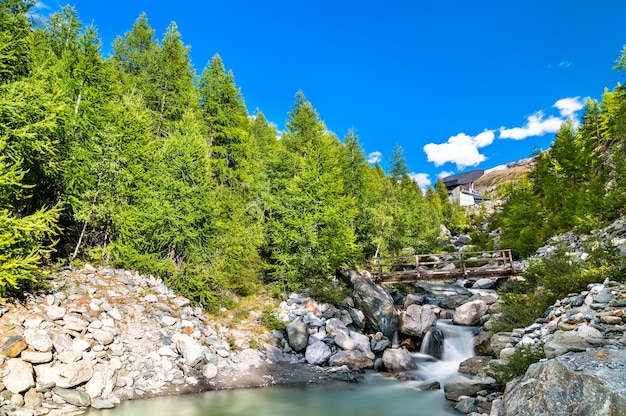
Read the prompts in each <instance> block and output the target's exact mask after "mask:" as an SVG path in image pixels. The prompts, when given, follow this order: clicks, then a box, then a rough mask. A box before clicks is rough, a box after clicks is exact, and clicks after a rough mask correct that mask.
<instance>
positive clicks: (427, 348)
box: [420, 326, 445, 359]
mask: <svg viewBox="0 0 626 416" xmlns="http://www.w3.org/2000/svg"><path fill="white" fill-rule="evenodd" d="M444 340H445V335H444V333H443V331H442V330H441V329H440V328H437V327H436V326H435V327H432V328H431V329H429V330H428V332H427V333H426V335H424V339H423V340H422V346H421V348H420V353H422V354H427V355H430V356H431V357H435V358H437V359H442V358H443V349H444V346H445V341H444Z"/></svg>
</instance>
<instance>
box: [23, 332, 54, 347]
mask: <svg viewBox="0 0 626 416" xmlns="http://www.w3.org/2000/svg"><path fill="white" fill-rule="evenodd" d="M24 338H25V339H26V343H27V344H28V346H29V347H31V348H32V349H33V350H35V351H39V352H49V351H52V337H50V334H49V333H48V331H45V330H43V329H38V330H37V329H27V330H25V331H24Z"/></svg>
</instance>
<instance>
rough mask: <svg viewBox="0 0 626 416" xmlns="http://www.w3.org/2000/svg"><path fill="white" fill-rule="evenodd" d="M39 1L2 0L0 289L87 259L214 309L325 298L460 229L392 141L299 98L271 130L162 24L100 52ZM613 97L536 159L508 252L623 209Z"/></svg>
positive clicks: (618, 101) (518, 196) (509, 212)
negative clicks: (272, 297)
mask: <svg viewBox="0 0 626 416" xmlns="http://www.w3.org/2000/svg"><path fill="white" fill-rule="evenodd" d="M33 4H34V1H32V0H1V1H0V296H2V297H6V296H12V295H19V294H20V293H21V292H22V291H24V290H27V289H32V288H33V287H36V286H37V285H38V284H39V283H40V282H41V281H42V278H43V275H42V274H43V273H44V270H45V267H42V266H44V265H54V264H67V263H68V262H72V261H90V262H96V263H97V262H106V263H110V264H114V265H117V266H120V267H125V268H132V269H136V270H139V271H142V272H146V273H150V274H154V275H156V276H159V277H161V278H163V279H164V281H165V282H166V283H167V284H168V285H169V286H170V287H171V288H173V289H174V290H176V291H178V292H179V293H181V294H182V295H184V296H187V297H188V298H190V299H193V300H194V301H196V302H198V303H200V304H202V305H204V306H206V307H208V308H214V307H217V306H219V305H223V304H224V303H225V302H228V299H230V298H231V297H232V296H233V295H246V294H250V293H254V292H255V291H257V290H258V289H259V288H260V287H261V286H266V287H271V286H276V287H280V288H282V289H290V290H298V289H302V288H309V289H312V290H324V289H325V288H328V287H331V286H332V285H331V284H330V283H331V282H330V279H331V277H330V276H332V274H333V273H334V271H335V269H336V268H337V267H338V266H340V265H349V266H358V265H360V264H364V263H365V262H366V261H367V260H368V259H370V258H371V257H372V256H375V255H398V254H401V253H407V254H412V253H416V252H420V253H425V252H433V251H437V250H441V249H442V248H443V247H442V246H440V244H442V243H441V242H440V241H439V240H438V237H439V235H440V232H441V225H445V226H446V227H447V228H448V229H450V230H451V231H452V232H457V231H466V227H467V219H466V217H465V214H464V213H463V212H462V211H461V209H460V208H459V207H457V206H454V205H453V204H451V203H450V202H449V200H448V197H447V193H446V189H445V186H444V185H443V183H442V182H441V181H439V182H438V183H437V184H436V186H435V187H434V188H429V189H428V190H427V191H426V192H422V190H421V189H420V188H419V187H418V185H417V184H416V183H415V182H413V181H412V180H411V179H410V177H409V175H408V173H409V170H408V167H407V164H406V161H405V159H404V156H403V153H402V149H401V148H400V147H398V146H396V148H395V150H394V152H393V155H392V157H391V160H390V162H389V165H388V166H385V169H384V170H383V167H381V166H380V165H378V164H376V165H374V166H370V164H368V163H367V162H366V156H365V153H364V151H363V149H362V148H361V145H360V143H359V139H358V135H357V132H356V131H354V130H351V131H348V132H345V136H344V137H342V138H339V137H337V136H335V134H334V133H332V132H329V131H328V130H327V129H326V127H325V125H324V123H323V121H322V120H321V118H320V115H319V114H317V112H316V111H315V109H314V107H313V105H312V104H311V103H310V102H309V101H307V99H306V97H305V95H304V94H303V92H301V91H298V92H296V93H295V98H294V103H293V106H292V107H291V109H285V112H286V113H288V121H287V124H286V130H285V131H284V132H282V135H281V136H280V137H277V131H276V129H275V128H274V127H273V126H272V125H271V124H270V123H269V122H268V120H266V118H265V117H264V115H263V113H262V112H261V111H260V110H256V111H255V112H254V113H253V114H249V113H248V110H247V108H246V105H245V101H244V97H243V94H242V92H241V91H240V90H239V88H238V87H237V85H236V83H235V76H234V75H233V73H232V72H230V71H229V70H228V69H227V63H225V62H223V61H222V59H221V58H220V56H219V55H215V56H214V57H213V58H212V59H211V61H210V62H208V63H207V64H206V66H205V67H204V68H203V69H202V71H200V72H199V73H197V72H196V71H195V70H194V69H193V67H192V65H191V60H190V56H189V51H190V49H189V46H188V45H185V44H184V42H183V41H182V36H181V33H180V32H179V31H178V28H177V27H176V25H175V24H174V23H172V24H171V25H170V26H169V27H168V28H167V30H166V32H165V34H164V35H163V37H162V39H158V38H157V37H156V35H155V31H154V29H153V28H152V27H151V26H150V24H149V21H148V17H147V16H145V15H141V16H139V17H138V18H137V20H136V21H135V23H134V24H133V26H132V27H131V28H129V29H128V31H127V32H126V33H124V34H123V35H120V36H118V37H117V38H116V39H115V41H114V42H113V44H112V47H111V50H112V52H111V54H110V56H108V57H106V58H105V57H104V56H103V55H102V52H101V49H102V45H101V43H100V39H99V37H98V33H97V29H96V28H95V27H93V26H90V25H87V24H84V23H83V22H81V21H80V18H79V16H78V14H77V12H76V10H75V9H74V8H73V7H71V6H67V7H65V8H64V9H62V11H60V12H58V13H55V14H53V15H52V16H50V17H49V19H47V20H46V21H45V22H36V21H32V17H30V15H29V14H28V11H29V9H30V8H31V7H32V5H33ZM616 68H617V69H618V70H621V71H624V70H626V58H625V57H624V55H622V57H621V58H620V60H618V64H617V66H616ZM625 103H626V92H625V91H624V88H623V87H621V86H619V85H618V86H617V88H616V89H615V90H614V91H608V90H607V91H606V92H605V93H604V97H603V99H602V102H600V103H599V102H596V101H589V102H588V104H587V108H586V113H585V116H584V120H583V123H582V125H580V126H574V125H573V124H566V125H564V127H563V128H562V129H561V130H560V131H559V133H558V134H557V136H556V140H555V142H554V146H553V147H552V148H551V149H550V150H549V151H547V152H537V158H536V162H535V167H534V169H533V171H532V172H531V173H530V174H529V175H528V177H527V178H525V179H522V180H520V181H518V182H517V183H516V184H515V185H512V186H510V188H508V189H507V190H506V192H507V193H508V194H509V197H508V202H507V203H506V204H505V206H504V208H503V211H502V212H501V214H499V215H498V217H497V218H496V220H495V222H494V224H495V226H497V227H500V228H501V229H502V235H501V245H502V247H511V248H513V249H514V250H515V251H516V253H517V254H518V255H523V256H525V255H528V254H530V253H532V252H533V251H534V250H535V249H536V248H537V247H538V246H539V245H540V244H541V243H542V241H543V240H544V239H545V238H547V237H549V236H550V235H553V234H555V233H557V232H562V231H565V230H568V229H571V228H578V229H591V228H593V227H594V226H597V225H600V224H604V223H606V222H607V221H610V220H611V219H613V218H615V217H616V216H618V215H622V214H624V211H625V203H626V191H625V190H626V183H624V181H626V179H625V178H626V158H625V157H624V151H625V149H626V125H625V124H626V105H625Z"/></svg>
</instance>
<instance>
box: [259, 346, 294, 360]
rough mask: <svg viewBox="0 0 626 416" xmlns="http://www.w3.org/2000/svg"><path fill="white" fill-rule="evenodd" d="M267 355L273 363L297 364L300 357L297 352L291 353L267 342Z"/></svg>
mask: <svg viewBox="0 0 626 416" xmlns="http://www.w3.org/2000/svg"><path fill="white" fill-rule="evenodd" d="M265 355H266V356H267V359H268V360H270V361H271V362H273V363H277V364H278V363H289V364H297V363H298V357H297V356H296V355H295V354H289V353H286V352H284V351H282V350H281V349H280V348H278V347H276V346H274V345H270V344H267V345H265Z"/></svg>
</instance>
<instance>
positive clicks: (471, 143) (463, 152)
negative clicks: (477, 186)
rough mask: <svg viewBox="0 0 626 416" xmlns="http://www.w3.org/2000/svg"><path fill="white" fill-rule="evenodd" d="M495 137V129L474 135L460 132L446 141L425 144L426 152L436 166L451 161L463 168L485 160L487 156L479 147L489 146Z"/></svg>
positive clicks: (458, 167)
mask: <svg viewBox="0 0 626 416" xmlns="http://www.w3.org/2000/svg"><path fill="white" fill-rule="evenodd" d="M494 138H495V135H494V132H493V130H485V131H484V132H482V133H480V134H478V135H476V136H474V137H472V136H468V135H467V134H465V133H459V134H457V135H456V136H452V137H450V138H449V139H448V141H447V142H446V143H440V144H435V143H428V144H427V145H425V146H424V152H426V155H427V156H428V161H429V162H433V163H434V164H435V166H441V165H443V164H444V163H447V162H451V163H455V164H456V167H457V169H459V170H461V169H463V168H465V167H467V166H476V165H478V164H479V163H481V162H484V161H485V160H486V159H487V158H486V157H485V155H483V154H481V153H480V152H479V151H478V149H479V148H482V147H485V146H489V145H490V144H491V143H493V139H494Z"/></svg>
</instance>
